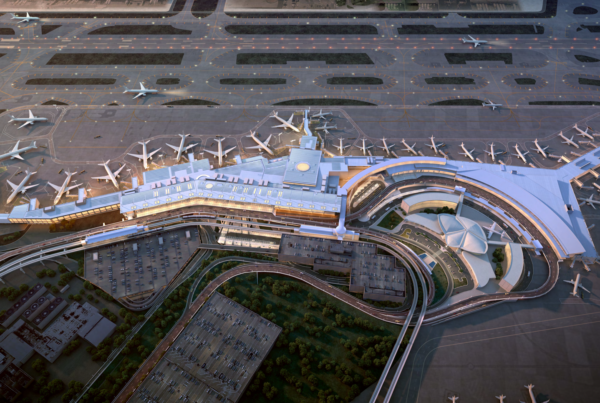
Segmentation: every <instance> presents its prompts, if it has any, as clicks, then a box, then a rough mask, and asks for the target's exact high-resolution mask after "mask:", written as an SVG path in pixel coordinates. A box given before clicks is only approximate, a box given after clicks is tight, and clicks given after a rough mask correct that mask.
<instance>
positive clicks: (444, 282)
mask: <svg viewBox="0 0 600 403" xmlns="http://www.w3.org/2000/svg"><path fill="white" fill-rule="evenodd" d="M431 276H432V277H433V283H434V284H435V296H434V297H433V301H432V302H431V303H432V304H435V303H436V302H438V301H439V300H440V299H442V298H443V297H444V295H446V291H447V290H448V286H449V283H448V277H447V276H446V273H445V272H444V270H443V269H442V266H440V265H439V263H438V264H436V265H435V267H434V268H433V272H432V274H431Z"/></svg>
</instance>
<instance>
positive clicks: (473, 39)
mask: <svg viewBox="0 0 600 403" xmlns="http://www.w3.org/2000/svg"><path fill="white" fill-rule="evenodd" d="M468 37H469V38H471V40H472V41H475V40H476V39H475V38H473V37H472V36H471V35H468Z"/></svg>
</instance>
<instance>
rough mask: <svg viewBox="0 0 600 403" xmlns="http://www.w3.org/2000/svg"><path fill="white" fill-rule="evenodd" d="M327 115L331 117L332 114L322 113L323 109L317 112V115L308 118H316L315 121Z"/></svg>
mask: <svg viewBox="0 0 600 403" xmlns="http://www.w3.org/2000/svg"><path fill="white" fill-rule="evenodd" d="M327 115H333V113H332V112H325V113H323V109H321V110H320V111H319V113H315V114H314V115H312V116H311V117H310V118H311V119H315V118H317V119H325V116H327Z"/></svg>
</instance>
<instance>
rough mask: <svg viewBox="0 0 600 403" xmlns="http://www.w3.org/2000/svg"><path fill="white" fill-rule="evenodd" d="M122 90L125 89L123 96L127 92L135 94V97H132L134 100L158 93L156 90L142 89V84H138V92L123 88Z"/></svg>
mask: <svg viewBox="0 0 600 403" xmlns="http://www.w3.org/2000/svg"><path fill="white" fill-rule="evenodd" d="M124 88H125V91H123V94H126V93H128V92H133V93H134V94H137V95H136V96H135V97H133V99H136V98H139V97H145V96H146V95H148V94H155V93H157V92H158V90H153V89H150V88H146V87H144V84H142V83H140V89H139V90H136V89H133V90H130V89H129V88H127V87H124Z"/></svg>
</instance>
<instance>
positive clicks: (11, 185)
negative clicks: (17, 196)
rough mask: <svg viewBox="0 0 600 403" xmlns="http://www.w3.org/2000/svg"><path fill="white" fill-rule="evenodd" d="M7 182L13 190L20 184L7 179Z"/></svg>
mask: <svg viewBox="0 0 600 403" xmlns="http://www.w3.org/2000/svg"><path fill="white" fill-rule="evenodd" d="M6 182H7V183H8V184H9V185H10V187H11V188H12V190H16V189H17V188H18V186H17V185H15V184H14V183H12V182H11V181H6Z"/></svg>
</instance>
